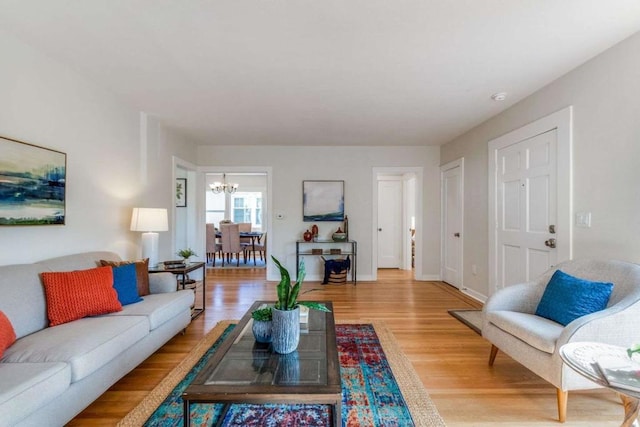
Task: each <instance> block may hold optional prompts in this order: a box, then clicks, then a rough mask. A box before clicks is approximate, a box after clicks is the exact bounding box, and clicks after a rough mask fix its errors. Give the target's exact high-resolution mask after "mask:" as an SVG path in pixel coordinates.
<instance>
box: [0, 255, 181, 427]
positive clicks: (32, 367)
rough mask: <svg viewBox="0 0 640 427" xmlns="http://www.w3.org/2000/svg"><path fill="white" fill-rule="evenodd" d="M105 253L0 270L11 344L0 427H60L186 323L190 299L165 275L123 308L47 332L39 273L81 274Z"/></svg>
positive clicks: (0, 363)
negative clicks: (11, 330)
mask: <svg viewBox="0 0 640 427" xmlns="http://www.w3.org/2000/svg"><path fill="white" fill-rule="evenodd" d="M101 259H104V260H110V261H118V260H119V257H118V255H117V254H115V253H112V252H86V253H81V254H76V255H68V256H64V257H58V258H52V259H49V260H44V261H41V262H37V263H33V264H20V265H7V266H0V310H1V311H3V312H4V313H5V314H6V315H7V317H8V318H9V320H10V321H11V324H12V325H13V328H14V329H15V332H16V336H17V338H18V339H17V341H16V342H15V343H14V344H13V345H12V346H11V347H9V348H8V349H7V350H6V351H5V352H4V355H3V357H2V359H0V426H14V425H17V426H38V427H42V426H61V425H64V424H65V423H66V422H68V421H69V420H71V419H72V418H73V417H74V416H75V415H77V414H78V413H79V412H81V411H82V410H83V409H84V408H85V407H87V406H88V405H89V404H90V403H91V402H93V401H94V400H95V399H96V398H97V397H98V396H100V395H101V394H102V393H104V392H105V391H106V390H107V389H108V388H109V387H111V385H113V384H114V383H115V382H117V381H118V380H119V379H120V378H122V377H123V376H124V375H126V374H127V373H128V372H129V371H131V370H132V369H133V368H135V367H136V366H137V365H138V364H140V363H141V362H142V361H143V360H145V359H146V358H147V357H149V356H150V355H151V354H152V353H153V352H155V351H156V350H157V349H158V348H160V347H161V346H162V345H163V344H164V343H166V342H167V341H168V340H169V339H171V338H172V337H173V336H174V335H176V334H177V333H179V332H180V331H182V330H183V329H184V328H186V327H187V326H188V325H189V323H190V321H191V306H192V304H193V301H194V294H193V291H191V290H183V291H178V290H177V289H176V288H177V286H176V280H175V277H174V276H173V274H171V273H156V274H151V275H150V276H149V280H150V283H149V285H150V290H151V294H150V295H146V296H144V297H143V298H144V300H143V301H141V302H138V303H135V304H130V305H125V306H123V310H122V311H120V312H116V313H111V314H108V315H103V316H95V317H85V318H83V319H79V320H74V321H72V322H69V323H65V324H62V325H58V326H54V327H48V319H47V309H46V298H45V293H44V288H43V285H42V282H41V278H40V273H42V272H45V271H72V270H83V269H88V268H93V267H96V266H98V263H99V261H100V260H101Z"/></svg>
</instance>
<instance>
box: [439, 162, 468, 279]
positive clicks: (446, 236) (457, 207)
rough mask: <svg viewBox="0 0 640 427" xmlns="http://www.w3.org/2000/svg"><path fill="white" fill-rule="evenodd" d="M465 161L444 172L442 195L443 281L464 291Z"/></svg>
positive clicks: (455, 163)
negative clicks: (463, 167) (463, 168)
mask: <svg viewBox="0 0 640 427" xmlns="http://www.w3.org/2000/svg"><path fill="white" fill-rule="evenodd" d="M462 161H463V159H460V160H459V161H455V162H451V163H449V164H447V165H445V166H443V167H442V168H441V186H442V188H441V192H442V220H443V221H442V280H443V281H444V282H447V283H449V284H450V285H453V286H455V287H457V288H461V287H462V257H463V253H462V250H463V244H462V242H463V240H462V238H463V234H462V227H463V223H462V220H463V217H464V213H463V190H462V189H463V179H462V176H463V175H462V164H463V163H462Z"/></svg>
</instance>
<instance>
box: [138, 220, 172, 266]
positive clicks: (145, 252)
mask: <svg viewBox="0 0 640 427" xmlns="http://www.w3.org/2000/svg"><path fill="white" fill-rule="evenodd" d="M167 230H169V221H168V219H167V210H166V209H155V208H133V214H132V215H131V231H142V232H143V233H142V257H143V258H149V266H152V267H155V266H156V265H158V233H157V232H158V231H167Z"/></svg>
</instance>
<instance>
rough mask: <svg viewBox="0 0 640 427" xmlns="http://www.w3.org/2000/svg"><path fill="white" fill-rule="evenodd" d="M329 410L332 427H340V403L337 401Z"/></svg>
mask: <svg viewBox="0 0 640 427" xmlns="http://www.w3.org/2000/svg"><path fill="white" fill-rule="evenodd" d="M331 409H332V412H333V413H332V414H331V415H332V418H333V425H334V427H342V402H341V401H338V402H336V404H335V405H331Z"/></svg>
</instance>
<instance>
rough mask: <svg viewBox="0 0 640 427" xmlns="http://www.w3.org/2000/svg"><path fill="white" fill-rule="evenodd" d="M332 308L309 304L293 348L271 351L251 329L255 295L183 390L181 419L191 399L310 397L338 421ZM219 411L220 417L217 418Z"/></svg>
mask: <svg viewBox="0 0 640 427" xmlns="http://www.w3.org/2000/svg"><path fill="white" fill-rule="evenodd" d="M322 302H323V303H325V304H326V305H327V307H328V308H329V309H330V310H331V311H332V312H331V313H324V312H321V311H317V310H309V323H308V324H307V325H304V324H303V325H301V330H302V331H301V334H300V344H299V345H298V349H297V350H296V351H294V352H293V353H290V354H286V355H281V354H277V353H274V352H273V350H272V348H271V345H270V344H260V343H257V342H256V341H255V339H254V338H253V333H252V331H251V325H252V319H251V312H252V311H253V310H255V309H256V308H258V307H260V306H261V305H263V304H271V302H268V301H256V302H255V303H254V304H253V305H252V306H251V308H250V309H249V311H248V312H247V313H246V314H245V315H244V316H243V317H242V319H241V320H240V323H238V325H237V326H236V327H235V329H234V330H233V332H232V333H231V334H230V335H229V336H228V337H227V338H226V339H225V340H224V341H223V342H222V344H221V345H220V348H219V349H218V350H216V352H215V353H214V354H213V356H211V358H210V359H209V361H208V362H207V363H206V365H205V366H204V368H203V369H202V371H200V373H199V374H198V376H196V378H195V379H194V380H193V382H192V383H191V384H190V385H189V386H188V387H187V388H186V390H185V391H184V392H183V393H182V399H183V401H184V425H185V426H189V425H190V422H191V420H190V413H191V404H192V403H224V404H226V408H225V412H226V410H227V409H228V407H229V405H230V404H231V403H256V404H264V403H286V404H294V403H315V404H328V405H331V416H332V422H333V425H334V426H340V425H342V419H341V418H342V387H341V384H340V363H339V360H338V348H337V345H336V327H335V321H334V318H333V305H332V304H331V302H330V301H322ZM223 418H224V414H223V415H222V416H221V417H220V419H221V420H222V419H223Z"/></svg>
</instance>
